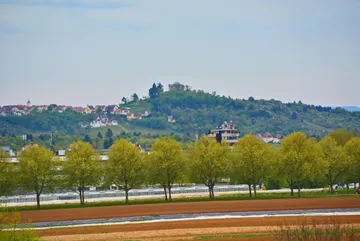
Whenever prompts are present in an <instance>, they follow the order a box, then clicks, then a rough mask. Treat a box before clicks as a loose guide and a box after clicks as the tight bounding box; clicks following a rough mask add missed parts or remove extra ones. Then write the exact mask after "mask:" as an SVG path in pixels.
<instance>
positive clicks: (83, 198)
mask: <svg viewBox="0 0 360 241" xmlns="http://www.w3.org/2000/svg"><path fill="white" fill-rule="evenodd" d="M83 205H85V188H84V189H83Z"/></svg>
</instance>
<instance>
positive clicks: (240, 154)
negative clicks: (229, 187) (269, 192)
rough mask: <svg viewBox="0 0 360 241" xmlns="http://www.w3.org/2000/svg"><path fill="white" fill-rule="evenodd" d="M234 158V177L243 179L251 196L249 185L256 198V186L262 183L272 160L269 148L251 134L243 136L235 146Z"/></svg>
mask: <svg viewBox="0 0 360 241" xmlns="http://www.w3.org/2000/svg"><path fill="white" fill-rule="evenodd" d="M235 153H236V155H235V158H234V159H233V166H232V170H233V172H234V174H235V175H233V176H238V177H241V178H243V179H244V181H245V182H246V183H247V184H248V186H249V195H250V196H251V185H252V186H253V189H254V194H255V196H256V185H258V184H260V183H261V182H262V181H264V179H265V177H266V175H267V174H269V170H270V163H271V158H272V151H271V147H270V146H269V145H268V144H265V143H264V142H262V141H261V140H259V139H258V138H257V137H256V136H254V135H252V134H248V135H245V136H244V137H243V138H242V139H240V140H239V141H238V142H237V143H236V144H235Z"/></svg>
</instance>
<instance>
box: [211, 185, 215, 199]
mask: <svg viewBox="0 0 360 241" xmlns="http://www.w3.org/2000/svg"><path fill="white" fill-rule="evenodd" d="M211 194H212V198H213V199H214V198H215V195H214V185H213V186H212V187H211Z"/></svg>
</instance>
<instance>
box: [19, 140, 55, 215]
mask: <svg viewBox="0 0 360 241" xmlns="http://www.w3.org/2000/svg"><path fill="white" fill-rule="evenodd" d="M18 158H19V177H20V178H19V182H20V185H21V187H22V188H24V189H25V190H27V191H34V192H35V193H36V201H37V207H38V208H40V195H41V193H42V192H43V190H44V188H47V189H48V190H49V191H53V189H54V187H55V185H56V171H57V170H56V164H57V162H56V161H54V155H53V153H52V152H51V151H49V150H47V149H46V148H44V147H41V146H38V145H29V146H27V147H26V148H25V149H24V150H23V151H22V152H21V153H20V155H19V157H18Z"/></svg>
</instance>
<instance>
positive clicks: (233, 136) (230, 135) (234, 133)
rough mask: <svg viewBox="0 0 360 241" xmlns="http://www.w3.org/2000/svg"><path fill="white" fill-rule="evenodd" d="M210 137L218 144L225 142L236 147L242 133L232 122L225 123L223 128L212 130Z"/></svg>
mask: <svg viewBox="0 0 360 241" xmlns="http://www.w3.org/2000/svg"><path fill="white" fill-rule="evenodd" d="M209 136H211V137H215V138H216V140H217V141H218V142H221V141H222V140H224V141H225V142H226V143H228V144H229V145H234V144H235V143H236V142H237V141H238V140H239V138H240V132H239V131H238V130H237V129H236V127H235V124H233V123H232V121H230V123H228V122H226V121H225V122H224V124H222V125H221V127H219V128H216V129H215V130H211V131H210V133H209Z"/></svg>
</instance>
